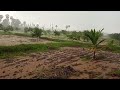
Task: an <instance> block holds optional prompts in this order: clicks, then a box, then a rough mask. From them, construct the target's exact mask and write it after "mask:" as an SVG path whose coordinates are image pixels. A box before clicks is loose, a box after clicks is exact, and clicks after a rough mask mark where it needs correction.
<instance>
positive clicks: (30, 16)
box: [0, 11, 120, 33]
mask: <svg viewBox="0 0 120 90" xmlns="http://www.w3.org/2000/svg"><path fill="white" fill-rule="evenodd" d="M1 14H3V15H5V14H9V15H10V16H14V17H15V18H19V19H20V20H21V21H26V22H27V23H32V22H33V23H35V24H39V25H40V26H43V25H45V27H50V24H52V23H53V25H58V27H59V28H61V29H65V25H71V27H70V29H71V30H84V29H92V28H95V29H98V30H99V29H102V28H105V30H104V32H107V33H115V32H117V33H120V11H0V15H1Z"/></svg>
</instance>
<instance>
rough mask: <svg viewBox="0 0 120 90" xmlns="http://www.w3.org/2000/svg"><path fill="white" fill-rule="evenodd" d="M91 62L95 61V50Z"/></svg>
mask: <svg viewBox="0 0 120 90" xmlns="http://www.w3.org/2000/svg"><path fill="white" fill-rule="evenodd" d="M93 60H95V50H94V51H93Z"/></svg>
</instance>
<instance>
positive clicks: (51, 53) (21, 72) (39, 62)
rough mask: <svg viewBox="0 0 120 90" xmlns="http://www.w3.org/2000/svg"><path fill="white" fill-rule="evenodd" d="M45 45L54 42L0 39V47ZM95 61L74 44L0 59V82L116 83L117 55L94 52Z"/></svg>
mask: <svg viewBox="0 0 120 90" xmlns="http://www.w3.org/2000/svg"><path fill="white" fill-rule="evenodd" d="M13 40H15V42H13ZM30 40H33V42H32V41H30ZM49 43H56V41H49V40H46V39H40V40H39V41H36V38H32V37H23V36H17V35H1V36H0V45H1V46H15V45H21V44H25V45H28V44H33V45H34V44H38V45H39V44H49ZM59 43H63V42H59ZM88 46H89V45H88ZM13 55H14V54H13ZM96 57H97V58H96V60H92V52H91V51H90V50H89V48H84V46H82V47H80V46H79V45H78V44H76V45H73V46H72V47H71V46H70V47H68V46H67V45H66V46H64V47H61V46H60V48H59V49H57V50H56V49H54V48H50V49H49V50H47V51H45V52H44V51H43V52H39V51H37V52H36V51H35V52H31V53H29V54H25V55H18V56H16V57H7V58H6V57H5V58H3V59H2V58H1V59H0V79H120V74H119V73H120V71H119V70H120V53H113V52H108V51H98V52H97V53H96Z"/></svg>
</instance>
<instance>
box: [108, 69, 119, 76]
mask: <svg viewBox="0 0 120 90" xmlns="http://www.w3.org/2000/svg"><path fill="white" fill-rule="evenodd" d="M108 75H110V76H118V77H120V70H115V71H112V72H110V73H109V74H108Z"/></svg>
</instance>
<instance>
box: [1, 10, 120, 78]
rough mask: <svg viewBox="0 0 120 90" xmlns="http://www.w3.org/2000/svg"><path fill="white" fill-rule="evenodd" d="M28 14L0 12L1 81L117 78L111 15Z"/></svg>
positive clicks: (118, 54) (119, 62) (119, 67)
mask: <svg viewBox="0 0 120 90" xmlns="http://www.w3.org/2000/svg"><path fill="white" fill-rule="evenodd" d="M20 13H21V14H20ZM28 13H29V12H27V13H25V12H23V14H24V15H25V14H26V15H25V16H24V15H23V14H22V12H19V13H18V12H17V11H16V14H15V15H13V16H12V15H9V14H5V13H4V12H3V14H5V15H0V79H120V33H119V24H118V21H117V20H119V19H118V18H112V17H113V16H114V15H113V14H114V13H112V14H111V15H110V13H109V14H108V15H109V17H106V18H105V17H104V18H105V19H101V18H103V16H104V15H107V13H106V14H105V12H104V13H103V14H104V15H102V14H101V13H99V14H98V12H97V13H96V16H95V13H94V14H89V13H88V12H87V13H84V14H83V12H81V14H80V12H79V13H78V12H76V13H74V14H73V13H72V12H71V14H70V12H69V14H67V13H68V12H66V14H65V12H61V13H59V14H58V12H57V13H54V12H51V14H50V12H49V14H48V13H45V12H36V13H34V12H31V13H29V15H27V14H28ZM33 13H34V15H35V16H34V15H33ZM40 13H41V14H40ZM42 13H43V14H42ZM53 13H54V15H53ZM92 13H93V12H92ZM0 14H2V12H0ZM88 14H89V15H88ZM17 15H18V16H17ZM19 15H20V16H21V17H20V16H19ZM22 15H23V16H22ZM42 15H43V17H42ZM64 15H67V16H64ZM72 15H73V16H74V17H73V16H72ZM75 15H76V16H75ZM117 15H119V14H116V15H115V16H117ZM57 16H59V17H57ZM81 16H82V17H81ZM91 16H93V17H91ZM101 16H102V17H101ZM17 17H20V18H21V20H22V21H21V20H20V19H18V18H17ZM22 17H24V18H22ZM45 17H46V18H45ZM48 17H49V18H48ZM70 17H71V18H70ZM76 17H77V18H76ZM79 17H81V19H79ZM83 17H86V18H83ZM88 17H89V18H88ZM90 17H91V18H90ZM96 17H97V18H96ZM110 17H111V18H110ZM25 18H26V20H28V21H27V22H26V21H24V19H25ZM55 18H56V19H55ZM95 18H96V19H95ZM30 19H31V20H30ZM89 19H91V21H90V20H89ZM98 19H100V20H98ZM113 19H116V21H117V22H116V21H114V20H113ZM84 20H86V21H84ZM97 20H98V21H97ZM110 20H111V21H110ZM48 22H49V23H48ZM55 22H56V23H55ZM53 23H54V24H53ZM70 24H71V25H70ZM94 24H95V25H94ZM117 25H118V26H117ZM113 27H114V28H113ZM108 30H110V31H108ZM116 30H118V31H116ZM112 32H113V33H112Z"/></svg>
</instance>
